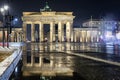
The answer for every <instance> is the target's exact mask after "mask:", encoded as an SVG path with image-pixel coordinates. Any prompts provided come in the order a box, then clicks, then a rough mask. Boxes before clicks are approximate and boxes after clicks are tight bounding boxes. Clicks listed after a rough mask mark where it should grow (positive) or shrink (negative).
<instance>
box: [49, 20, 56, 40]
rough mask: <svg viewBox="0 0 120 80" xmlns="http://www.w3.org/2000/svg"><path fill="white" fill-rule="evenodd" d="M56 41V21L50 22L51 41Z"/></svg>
mask: <svg viewBox="0 0 120 80" xmlns="http://www.w3.org/2000/svg"><path fill="white" fill-rule="evenodd" d="M53 41H55V26H54V23H53V22H51V23H50V42H53Z"/></svg>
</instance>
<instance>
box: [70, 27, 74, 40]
mask: <svg viewBox="0 0 120 80" xmlns="http://www.w3.org/2000/svg"><path fill="white" fill-rule="evenodd" d="M73 35H74V31H73V29H72V30H71V42H73V41H74V38H73Z"/></svg>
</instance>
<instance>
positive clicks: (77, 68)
mask: <svg viewBox="0 0 120 80" xmlns="http://www.w3.org/2000/svg"><path fill="white" fill-rule="evenodd" d="M27 46H28V47H27V48H26V47H25V48H24V53H23V57H22V61H21V62H22V64H21V63H20V64H21V65H20V64H19V65H18V69H19V70H20V71H18V73H16V72H15V73H13V75H12V76H11V79H14V80H120V67H118V66H114V65H110V64H107V63H102V62H98V61H93V60H90V59H85V58H82V57H78V56H74V55H70V54H66V53H64V51H71V52H75V53H76V54H86V55H90V56H97V57H100V58H105V59H106V58H109V57H108V56H109V55H110V56H111V55H114V56H115V55H119V53H117V54H116V53H114V52H115V50H114V48H113V47H105V46H101V45H99V44H77V43H76V44H73V43H71V44H69V43H65V44H64V43H63V44H48V43H45V44H27ZM106 48H108V49H110V50H112V51H113V53H112V52H111V53H106V52H107V49H106ZM26 49H27V50H26ZM60 51H62V52H60ZM118 52H119V51H118ZM106 56H107V57H106ZM114 56H111V57H114ZM111 57H110V59H112V60H114V59H115V57H114V58H111ZM115 60H116V59H115ZM118 60H119V59H118ZM18 75H19V76H18Z"/></svg>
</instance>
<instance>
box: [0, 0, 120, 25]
mask: <svg viewBox="0 0 120 80" xmlns="http://www.w3.org/2000/svg"><path fill="white" fill-rule="evenodd" d="M46 1H47V2H48V5H49V6H50V7H51V9H52V10H53V11H61V12H62V11H66V12H67V11H71V12H73V15H74V16H76V18H75V19H74V26H75V27H80V25H81V23H82V22H84V21H86V20H87V19H90V16H93V18H94V19H101V18H103V17H108V18H111V19H114V20H120V1H119V0H11V1H10V7H11V8H10V13H11V14H12V15H14V16H16V17H18V18H19V21H21V16H22V12H23V11H25V12H27V11H29V12H32V11H35V12H39V11H40V9H41V8H43V7H44V6H45V2H46ZM4 2H5V0H0V5H1V6H2V4H3V3H4ZM0 16H2V15H0ZM20 26H21V25H19V27H20Z"/></svg>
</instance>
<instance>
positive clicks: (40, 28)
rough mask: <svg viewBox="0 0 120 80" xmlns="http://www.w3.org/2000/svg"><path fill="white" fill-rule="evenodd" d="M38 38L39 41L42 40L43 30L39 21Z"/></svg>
mask: <svg viewBox="0 0 120 80" xmlns="http://www.w3.org/2000/svg"><path fill="white" fill-rule="evenodd" d="M39 40H40V42H43V41H44V32H43V23H42V22H40V23H39Z"/></svg>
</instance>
